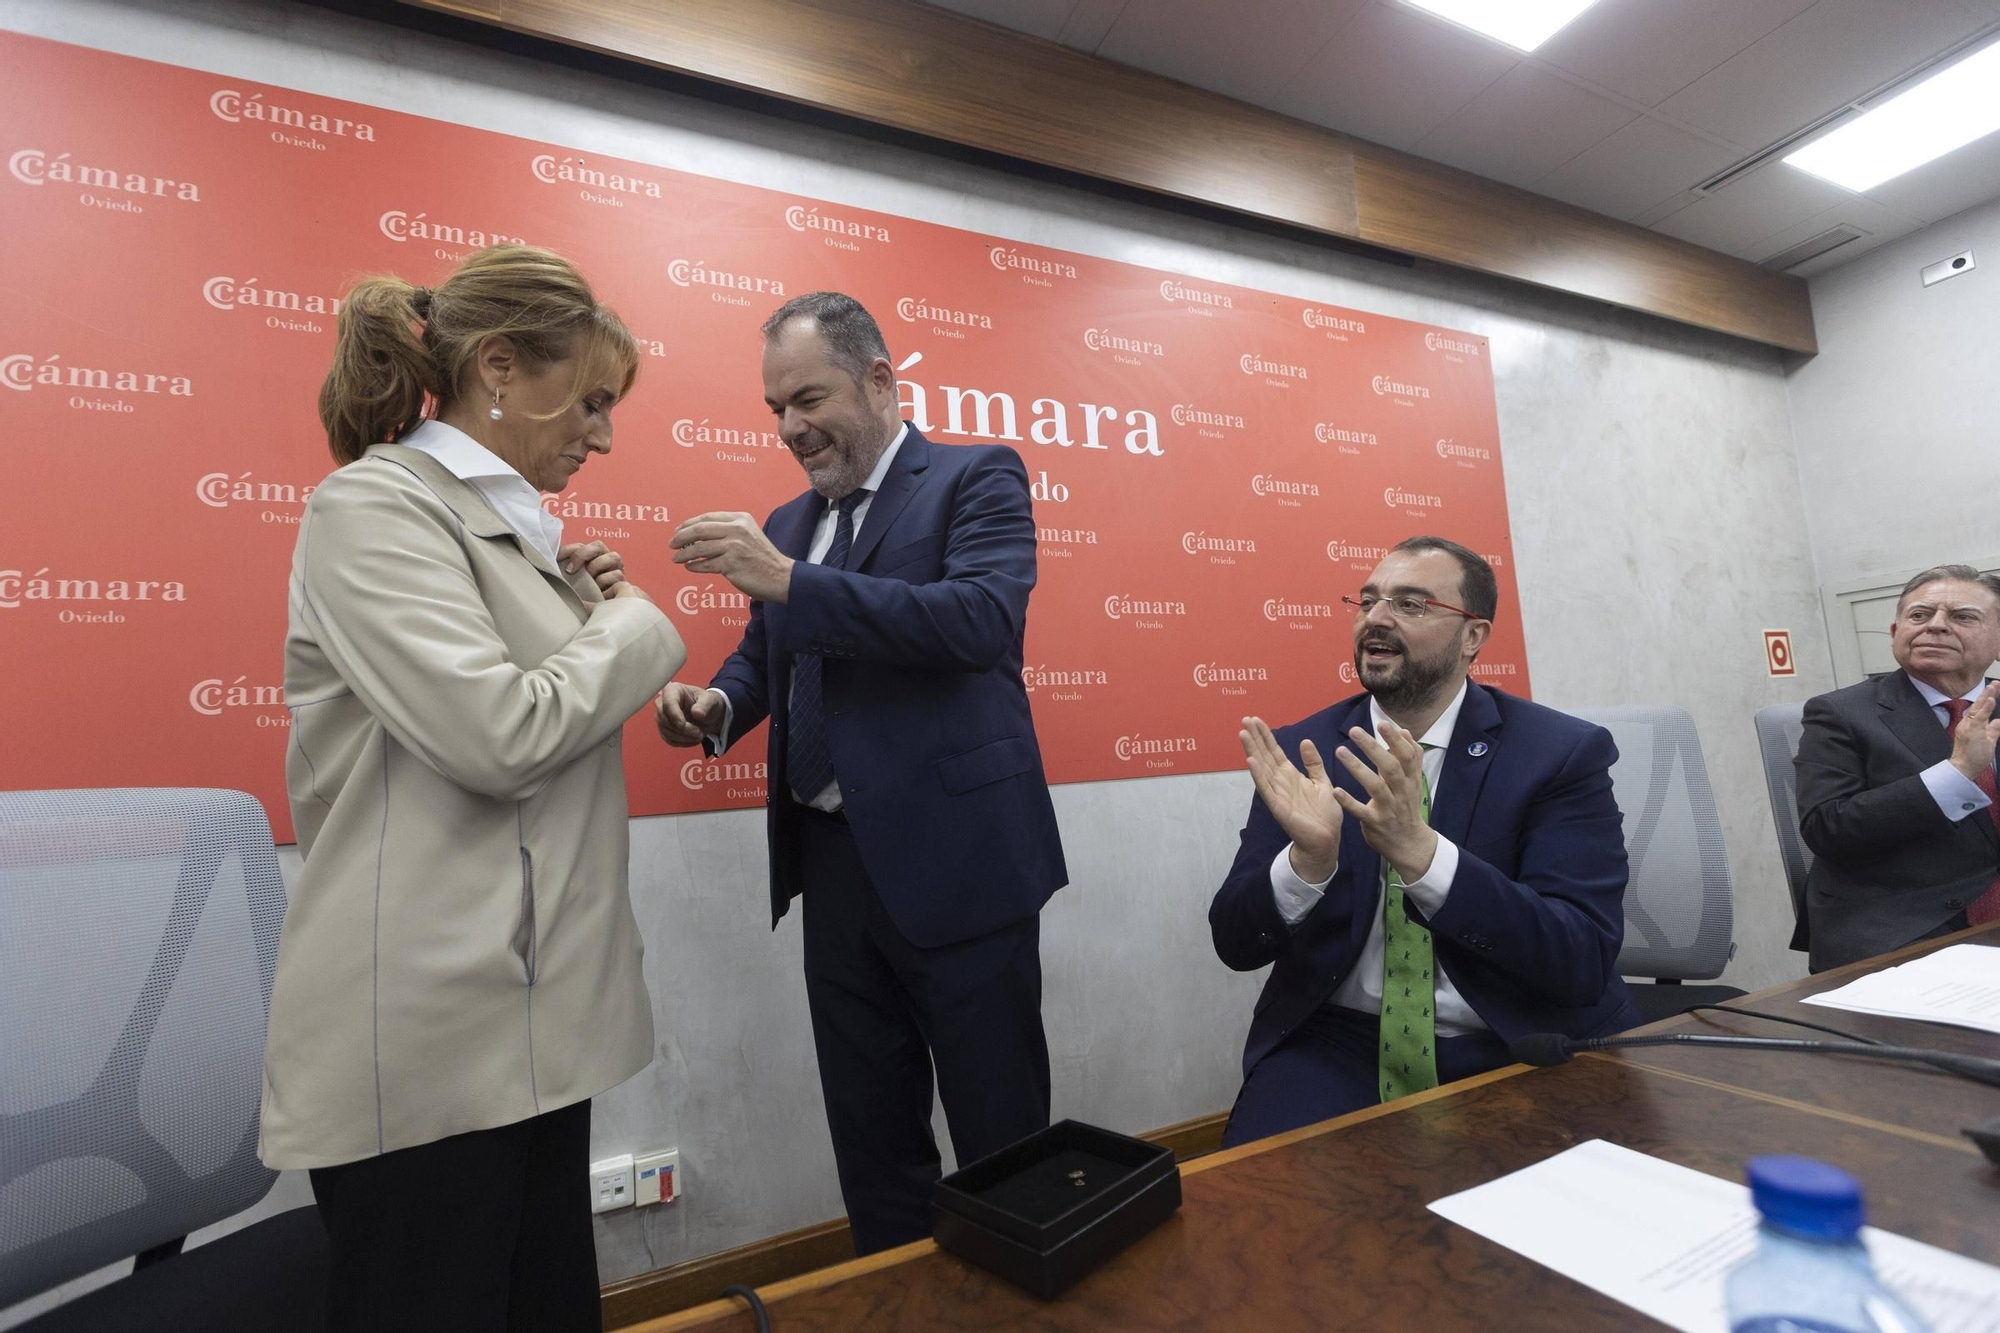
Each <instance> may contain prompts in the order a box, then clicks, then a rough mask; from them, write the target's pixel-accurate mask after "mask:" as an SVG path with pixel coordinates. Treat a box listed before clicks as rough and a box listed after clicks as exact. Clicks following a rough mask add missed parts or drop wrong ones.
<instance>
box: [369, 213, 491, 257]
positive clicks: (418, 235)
mask: <svg viewBox="0 0 2000 1333" xmlns="http://www.w3.org/2000/svg"><path fill="white" fill-rule="evenodd" d="M375 225H376V226H377V227H378V228H380V229H381V232H382V234H383V235H384V236H387V237H388V238H389V239H390V240H392V241H436V242H438V243H440V244H442V245H462V246H466V247H468V248H470V249H473V250H479V249H483V248H485V247H486V246H489V245H500V244H503V243H506V242H509V241H511V242H512V243H514V244H515V245H526V244H527V243H528V242H527V240H526V238H524V237H520V236H510V235H508V234H507V233H506V232H504V231H486V230H484V229H482V228H479V227H467V226H462V225H460V224H459V223H456V222H432V221H431V220H430V214H428V213H419V214H417V215H416V216H415V217H411V216H410V215H409V214H408V213H405V212H403V211H402V210H401V209H399V208H392V209H390V210H389V211H388V212H387V213H384V214H383V215H382V216H381V217H379V218H377V219H375Z"/></svg>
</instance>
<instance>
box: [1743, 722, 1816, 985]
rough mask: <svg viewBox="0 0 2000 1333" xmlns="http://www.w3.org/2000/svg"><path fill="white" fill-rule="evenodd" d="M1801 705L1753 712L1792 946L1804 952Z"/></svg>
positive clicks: (1808, 854)
mask: <svg viewBox="0 0 2000 1333" xmlns="http://www.w3.org/2000/svg"><path fill="white" fill-rule="evenodd" d="M1805 714H1806V706H1805V705H1804V704H1772V705H1771V706H1770V707H1769V708H1760V709H1758V710H1757V749H1758V750H1759V751H1760V752H1761V753H1762V754H1763V756H1764V786H1765V787H1766V788H1767V789H1768V790H1769V791H1770V793H1771V822H1772V824H1774V825H1776V826H1777V830H1778V855H1779V856H1780V857H1781V858H1782V859H1783V860H1784V863H1785V883H1786V884H1787V885H1788V886H1789V887H1790V888H1791V891H1792V922H1793V925H1792V947H1793V948H1794V949H1800V950H1803V949H1806V948H1807V947H1808V946H1809V944H1810V940H1809V939H1808V934H1809V931H1808V924H1809V923H1808V922H1807V920H1806V876H1807V875H1809V874H1811V873H1812V863H1813V854H1812V851H1811V850H1810V849H1809V848H1808V847H1807V846H1806V840H1805V839H1804V838H1802V837H1800V836H1799V774H1798V770H1797V769H1796V768H1794V767H1793V766H1792V760H1793V759H1795V758H1797V757H1798V753H1799V734H1800V733H1801V732H1803V731H1804V730H1805Z"/></svg>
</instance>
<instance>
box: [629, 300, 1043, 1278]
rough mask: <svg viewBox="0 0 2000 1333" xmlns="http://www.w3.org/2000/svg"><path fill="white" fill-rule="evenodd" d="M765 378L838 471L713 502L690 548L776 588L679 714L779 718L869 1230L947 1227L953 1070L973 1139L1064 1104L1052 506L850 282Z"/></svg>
mask: <svg viewBox="0 0 2000 1333" xmlns="http://www.w3.org/2000/svg"><path fill="white" fill-rule="evenodd" d="M764 401H765V402H766V404H767V405H768V406H769V407H770V409H771V411H772V412H773V413H774V414H775V415H776V416H777V418H778V433H779V435H780V437H782V438H783V440H784V441H785V444H786V446H787V447H789V448H790V449H791V451H792V453H793V455H794V456H795V457H796V458H797V459H798V460H799V462H800V464H801V465H802V466H803V467H804V468H805V470H806V477H807V480H808V481H809V482H810V483H811V487H812V489H810V490H808V491H807V492H806V493H805V494H804V495H801V496H800V497H798V498H797V499H796V500H793V501H791V502H789V503H788V504H784V505H781V506H779V508H778V509H777V510H776V511H775V512H773V513H772V515H771V517H770V518H769V519H768V520H767V521H766V522H765V523H764V524H763V526H762V527H761V528H760V527H759V526H758V524H757V522H756V520H755V519H754V518H752V517H751V516H750V515H748V514H720V513H715V514H702V515H700V516H698V517H695V518H691V519H689V520H687V521H686V522H685V523H683V524H682V525H681V526H680V528H679V529H678V530H677V531H676V533H675V535H674V545H675V547H676V548H678V550H677V554H676V555H675V557H674V559H675V561H676V562H677V563H681V564H685V565H686V566H687V567H688V568H689V569H690V570H694V571H697V572H700V573H715V574H720V575H721V576H723V577H724V578H726V579H728V580H729V581H730V582H731V583H732V584H734V585H735V586H736V587H737V588H738V589H739V590H741V591H742V592H745V593H748V594H749V595H750V597H751V598H752V599H753V600H752V602H751V605H750V624H749V628H748V629H747V630H746V631H745V633H744V635H743V641H742V643H741V644H740V645H739V646H738V647H737V649H736V651H735V653H733V654H732V655H731V656H730V658H729V660H728V661H726V662H724V663H723V665H722V669H721V670H720V671H719V672H717V673H716V676H715V679H714V681H713V682H711V684H710V687H709V688H708V689H707V690H698V689H696V688H694V687H693V686H690V685H683V684H672V685H669V686H668V687H667V688H666V690H665V691H664V692H663V693H662V694H661V696H660V703H659V725H660V734H661V735H662V736H663V737H664V738H665V739H666V740H667V741H668V742H669V743H670V744H674V745H694V744H697V743H700V742H703V741H704V740H705V741H706V742H707V743H708V744H709V745H710V746H711V748H712V749H714V750H715V751H717V752H720V751H721V750H723V749H726V748H727V747H728V746H729V745H731V744H733V743H734V742H735V741H736V740H738V739H739V738H740V737H741V736H742V735H743V734H744V733H745V732H748V731H749V730H750V729H751V728H753V727H755V726H756V725H757V723H758V722H759V721H761V720H763V719H764V718H765V717H769V718H770V719H771V743H770V756H771V758H770V795H769V796H768V797H767V803H768V805H769V819H768V825H769V841H770V855H771V924H772V926H773V927H774V928H775V927H776V925H777V922H778V918H779V917H781V916H783V915H784V914H785V910H786V908H787V907H788V906H789V904H790V902H791V899H792V898H793V897H795V896H797V895H799V894H801V893H803V894H804V896H805V971H806V998H807V1001H808V1005H809V1007H810V1009H811V1011H812V1024H813V1040H814V1044H815V1046H816V1047H817V1050H818V1053H819V1068H820V1089H821V1092H822V1093H823V1095H824V1096H825V1099H826V1111H827V1123H828V1127H829V1129H830V1130H831V1131H832V1135H833V1151H834V1159H835V1163H836V1165H837V1166H838V1168H839V1172H840V1189H841V1194H842V1196H843V1197H844V1198H845V1200H846V1202H847V1211H848V1218H849V1221H850V1223H851V1224H852V1226H853V1229H854V1243H855V1248H856V1249H857V1250H858V1251H859V1252H860V1253H863V1254H866V1253H869V1252H871V1251H874V1250H880V1249H885V1248H887V1247H889V1246H892V1245H900V1244H903V1243H905V1242H907V1241H912V1240H917V1239H920V1238H921V1237H924V1236H927V1235H929V1234H930V1230H931V1220H930V1194H931V1187H932V1186H933V1185H934V1184H935V1183H936V1182H937V1180H938V1178H939V1174H940V1170H939V1158H938V1150H937V1144H936V1142H935V1141H934V1139H933V1138H932V1135H931V1128H930V1120H931V1095H932V1069H933V1067H935V1070H936V1082H937V1092H938V1095H939V1096H940V1097H941V1098H942V1100H943V1102H944V1109H945V1117H946V1120H947V1121H948V1123H949V1125H950V1127H951V1139H952V1148H953V1150H954V1151H955V1152H956V1153H957V1156H958V1160H959V1161H960V1162H970V1161H972V1160H973V1159H975V1158H978V1157H983V1156H985V1155H986V1154H988V1153H991V1152H994V1151H997V1150H998V1149H1000V1148H1003V1147H1005V1146H1007V1145H1008V1144H1010V1143H1013V1142H1014V1141H1016V1140H1018V1139H1021V1138H1024V1137H1026V1136H1027V1135H1029V1134H1031V1133H1033V1132H1035V1131H1036V1130H1038V1129H1041V1128H1043V1127H1045V1126H1046V1125H1047V1124H1048V1123H1049V1053H1048V1043H1047V1041H1046V1040H1045V1039H1044V1037H1043V1033H1042V1016H1041V995H1042V971H1041V954H1040V939H1041V936H1040V919H1039V916H1038V913H1039V912H1040V911H1041V907H1042V904H1043V903H1044V902H1046V901H1047V900H1048V898H1049V895H1051V894H1053V893H1054V892H1055V891H1056V890H1057V889H1059V888H1061V887H1062V886H1063V884H1064V883H1065V882H1067V880H1068V877H1069V872H1068V870H1067V869H1066V868H1065V867H1064V864H1063V852H1062V843H1061V840H1060V838H1059V837H1058V835H1057V832H1056V819H1055V809H1054V806H1053V805H1052V804H1051V803H1050V800H1049V789H1048V780H1047V778H1046V777H1045V776H1044V775H1043V772H1042V756H1041V750H1040V748H1039V747H1038V746H1037V745H1036V742H1035V729H1034V722H1033V719H1032V718H1031V717H1030V716H1029V712H1028V696H1027V691H1026V690H1025V689H1024V688H1023V686H1022V683H1021V638H1022V630H1023V626H1024V625H1025V624H1026V622H1027V614H1028V594H1029V592H1030V591H1032V590H1033V588H1034V586H1035V524H1034V519H1033V517H1032V514H1031V512H1030V500H1029V495H1028V473H1027V469H1026V468H1025V467H1024V466H1023V465H1022V463H1021V459H1020V456H1019V455H1018V454H1016V453H1014V451H1013V450H1011V449H1008V448H1005V447H1003V446H997V445H967V446H954V447H948V448H941V447H939V446H937V445H933V444H931V443H930V442H929V441H927V440H925V439H924V437H923V436H922V435H920V434H918V433H917V431H916V430H915V429H914V428H913V427H911V426H909V425H907V424H906V423H904V421H903V420H902V414H901V411H900V407H899V403H898V400H897V394H896V375H895V371H894V370H893V369H891V365H890V361H889V350H888V348H887V346H886V345H885V344H884V343H883V341H882V332H881V330H880V328H878V327H877V325H876V323H875V321H874V319H873V318H871V317H870V316H869V314H868V312H867V311H866V310H864V309H863V308H862V307H861V305H860V304H859V303H858V302H856V301H855V300H854V299H853V298H852V297H849V296H843V295H840V294H838V293H833V292H815V293H812V294H811V295H807V296H801V297H798V298H795V299H794V300H792V301H789V302H787V303H786V304H785V305H784V306H782V307H781V308H780V309H779V310H778V311H777V313H776V314H774V315H772V316H771V318H770V320H769V321H767V322H766V323H765V325H764Z"/></svg>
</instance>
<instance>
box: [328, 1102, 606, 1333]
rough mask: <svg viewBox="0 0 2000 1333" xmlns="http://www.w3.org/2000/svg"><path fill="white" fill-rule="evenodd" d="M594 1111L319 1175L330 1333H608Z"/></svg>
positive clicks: (554, 1114) (552, 1116) (480, 1133)
mask: <svg viewBox="0 0 2000 1333" xmlns="http://www.w3.org/2000/svg"><path fill="white" fill-rule="evenodd" d="M589 1168H590V1103H589V1102H587V1101H585V1102H578V1103H576V1104H575V1105H573V1106H565V1107H563V1108H562V1109H561V1110H560V1111H550V1112H549V1113H548V1114H546V1115H539V1116H536V1117H534V1118H533V1119H532V1120H523V1121H520V1122H519V1123H517V1124H512V1125H502V1126H501V1127H500V1128H498V1129H482V1130H477V1131H475V1132H473V1133H470V1134H454V1135H453V1136H452V1137H450V1138H448V1139H440V1140H438V1141H437V1142H436V1143H425V1144H419V1145H418V1146H417V1147H414V1148H401V1149H398V1150H397V1151H395V1152H391V1153H384V1154H382V1155H381V1156H380V1157H365V1158H363V1159H361V1160H360V1161H358V1162H348V1163H345V1164H344V1165H341V1166H327V1167H319V1168H317V1169H315V1170H314V1171H313V1173H312V1187H313V1197H314V1198H315V1199H316V1200H318V1202H319V1215H320V1218H321V1220H322V1221H324V1222H325V1223H326V1234H327V1242H328V1245H327V1249H328V1260H327V1268H328V1273H327V1278H328V1287H329V1289H330V1304H329V1317H328V1321H327V1327H328V1329H330V1330H331V1331H332V1333H363V1331H364V1330H365V1331H366V1333H401V1330H406V1329H407V1330H410V1331H411V1333H419V1331H421V1333H458V1331H459V1330H463V1333H503V1330H504V1331H505V1333H581V1331H582V1330H586V1329H587V1330H589V1331H590V1333H600V1330H601V1329H602V1328H603V1326H604V1324H603V1316H602V1314H601V1312H600V1308H599V1305H598V1287H597V1246H596V1241H595V1240H594V1239H593V1237H592V1234H591V1225H590V1180H589Z"/></svg>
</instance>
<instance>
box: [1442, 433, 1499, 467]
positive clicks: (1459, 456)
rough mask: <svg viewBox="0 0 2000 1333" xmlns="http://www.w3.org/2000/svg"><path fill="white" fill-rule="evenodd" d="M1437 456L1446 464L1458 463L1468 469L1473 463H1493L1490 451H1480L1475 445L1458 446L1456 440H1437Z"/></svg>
mask: <svg viewBox="0 0 2000 1333" xmlns="http://www.w3.org/2000/svg"><path fill="white" fill-rule="evenodd" d="M1437 456H1438V457H1439V458H1442V459H1444V460H1446V461H1447V462H1451V461H1454V460H1455V461H1458V462H1460V463H1462V464H1464V465H1465V466H1467V467H1470V466H1471V465H1472V464H1474V463H1490V462H1492V461H1493V454H1492V452H1491V451H1490V450H1487V449H1482V448H1480V447H1479V446H1477V445H1472V444H1460V443H1459V442H1458V441H1457V440H1439V441H1438V442H1437Z"/></svg>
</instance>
